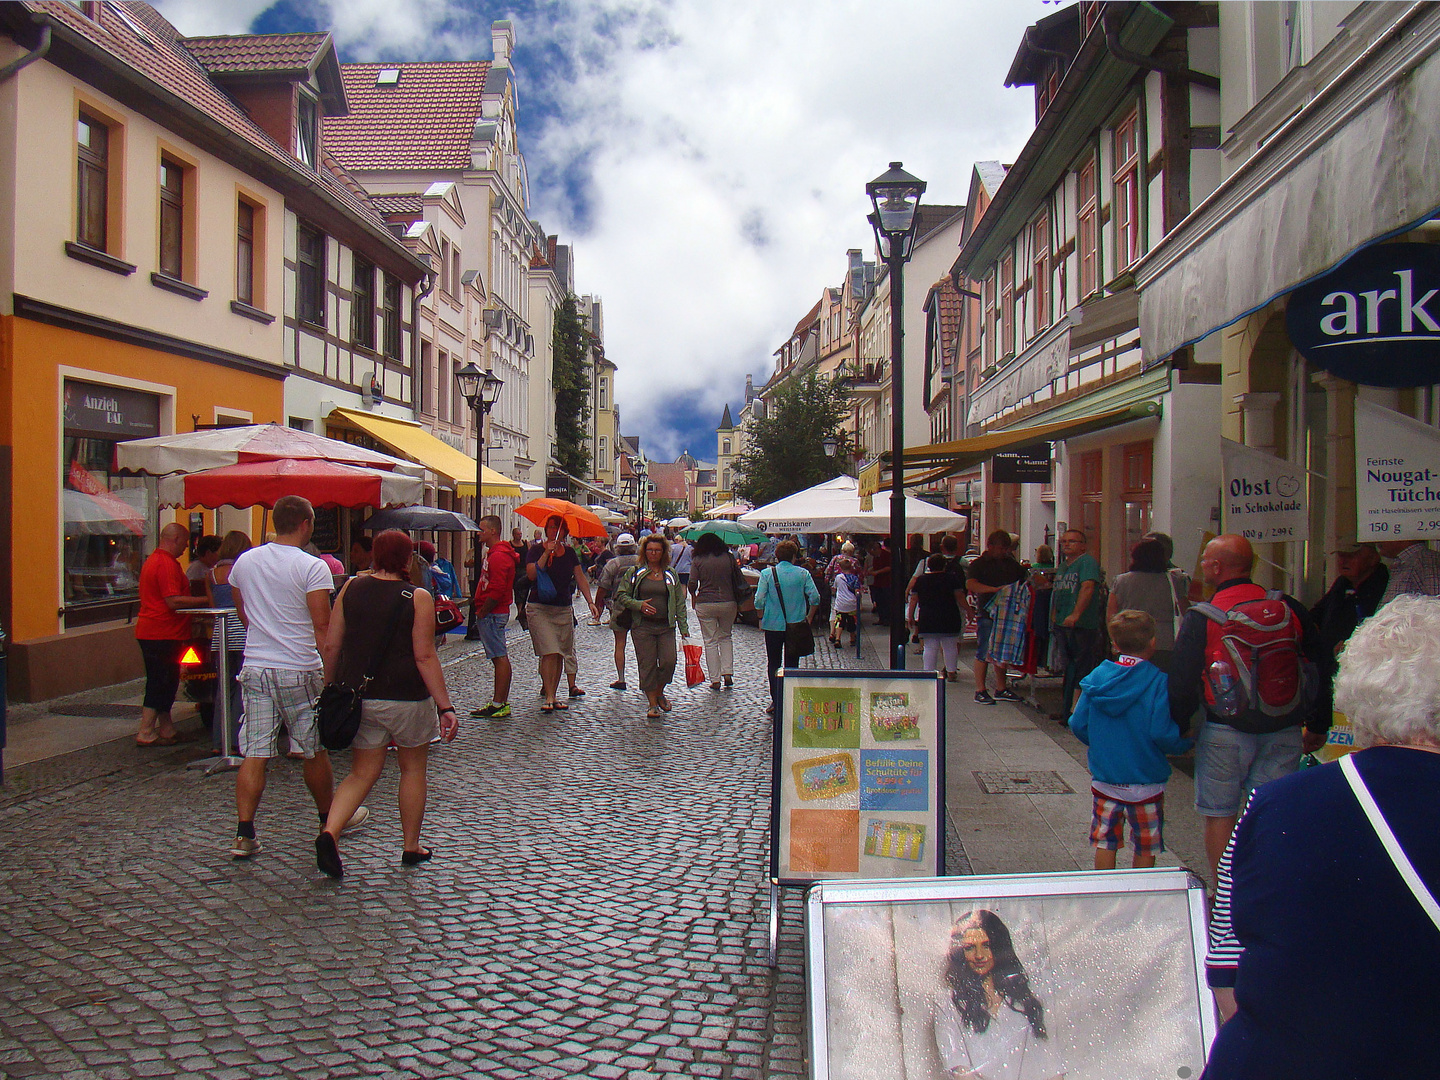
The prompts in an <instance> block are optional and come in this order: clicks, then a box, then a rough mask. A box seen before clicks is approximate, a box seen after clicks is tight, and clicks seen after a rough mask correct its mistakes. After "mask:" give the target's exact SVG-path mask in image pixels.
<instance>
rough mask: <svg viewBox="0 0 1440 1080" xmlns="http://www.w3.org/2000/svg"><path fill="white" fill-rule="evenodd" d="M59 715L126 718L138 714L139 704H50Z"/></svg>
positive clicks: (52, 709) (106, 718)
mask: <svg viewBox="0 0 1440 1080" xmlns="http://www.w3.org/2000/svg"><path fill="white" fill-rule="evenodd" d="M50 711H51V712H53V713H56V714H57V715H59V716H88V717H91V718H93V719H96V720H126V719H129V718H130V717H132V716H135V717H138V716H139V715H140V706H139V705H84V704H79V705H52V706H50Z"/></svg>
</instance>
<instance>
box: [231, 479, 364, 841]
mask: <svg viewBox="0 0 1440 1080" xmlns="http://www.w3.org/2000/svg"><path fill="white" fill-rule="evenodd" d="M272 517H273V519H274V522H275V534H276V535H275V540H274V541H273V542H272V543H269V544H263V545H261V546H260V547H255V548H251V549H250V550H249V551H247V552H245V553H244V554H243V555H241V556H240V558H238V559H236V560H235V565H234V567H232V568H231V570H230V584H231V585H232V586H234V596H235V606H236V608H237V609H238V613H239V615H240V621H241V622H243V623H244V624H245V664H244V666H243V667H242V668H241V669H240V677H239V682H240V692H241V695H242V696H243V698H244V703H245V718H244V721H243V722H242V723H241V725H240V753H241V754H242V755H243V756H244V758H245V761H244V763H243V764H241V766H240V771H239V773H238V774H237V776H236V780H235V805H236V810H237V816H238V817H239V826H238V827H237V829H236V834H235V843H234V844H233V845H232V846H231V848H230V854H231V855H233V856H235V857H236V858H237V859H243V858H247V857H249V856H251V855H254V854H255V853H256V852H258V851H259V850H260V843H259V841H258V840H257V839H256V838H255V810H256V808H257V807H258V806H259V805H260V796H261V794H262V793H263V792H264V791H265V766H266V764H267V762H268V761H269V760H270V759H271V758H272V757H275V756H276V755H277V754H278V753H279V739H280V728H281V727H282V726H283V727H284V728H285V729H286V731H288V732H289V734H290V746H291V748H292V749H293V750H297V751H299V752H300V754H301V755H302V756H303V757H304V759H305V762H304V765H303V772H304V775H305V786H306V787H308V788H309V789H310V795H311V797H312V798H313V799H314V800H315V809H316V810H318V811H319V813H320V821H321V823H322V824H323V823H324V821H325V818H326V816H327V815H328V814H329V812H330V799H331V796H332V795H333V794H334V790H335V778H334V776H333V774H332V773H331V770H330V755H329V754H328V753H327V752H326V751H325V750H324V749H323V748H322V747H321V745H320V732H319V729H318V728H317V726H316V722H315V699H316V698H317V697H319V696H320V690H321V688H322V687H323V686H324V683H325V678H324V674H323V672H324V664H323V662H322V661H321V659H320V646H321V645H322V644H324V641H325V634H326V632H327V631H328V630H329V628H330V590H331V588H332V586H333V582H332V580H331V575H330V568H329V567H328V566H326V565H325V563H323V562H322V561H321V560H319V559H317V558H316V557H315V556H313V555H311V554H309V553H308V552H306V551H305V550H303V549H304V547H305V545H306V544H307V543H309V542H310V535H311V533H313V532H314V531H315V510H314V508H312V507H311V505H310V503H309V501H308V500H306V499H302V498H300V496H298V495H284V496H282V497H281V498H279V499H277V500H275V510H274V513H273V514H272ZM369 816H370V812H369V811H368V810H366V809H365V807H363V806H362V807H360V809H359V810H358V811H356V813H355V816H354V817H353V818H352V819H351V820H350V824H349V825H348V826H346V827H347V828H353V827H355V826H357V825H359V824H361V823H362V822H363V821H364V820H365V819H366V818H368V817H369Z"/></svg>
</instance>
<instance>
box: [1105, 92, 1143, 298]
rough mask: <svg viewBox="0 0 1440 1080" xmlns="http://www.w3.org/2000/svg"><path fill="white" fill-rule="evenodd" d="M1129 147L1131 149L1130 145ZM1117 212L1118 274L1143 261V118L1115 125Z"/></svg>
mask: <svg viewBox="0 0 1440 1080" xmlns="http://www.w3.org/2000/svg"><path fill="white" fill-rule="evenodd" d="M1127 144H1128V145H1127ZM1113 146H1114V151H1115V157H1114V161H1115V168H1114V172H1113V174H1112V178H1113V180H1114V192H1115V194H1114V198H1113V200H1112V203H1113V206H1114V212H1113V213H1112V214H1111V218H1112V220H1113V221H1114V223H1115V272H1116V273H1117V274H1118V273H1120V272H1121V271H1124V270H1128V269H1129V268H1130V267H1132V266H1134V265H1135V263H1136V262H1137V261H1139V259H1140V114H1139V110H1138V109H1136V110H1131V112H1130V114H1129V115H1128V116H1126V117H1125V118H1124V119H1123V120H1121V121H1120V122H1119V123H1118V124H1116V125H1115V131H1114V144H1113Z"/></svg>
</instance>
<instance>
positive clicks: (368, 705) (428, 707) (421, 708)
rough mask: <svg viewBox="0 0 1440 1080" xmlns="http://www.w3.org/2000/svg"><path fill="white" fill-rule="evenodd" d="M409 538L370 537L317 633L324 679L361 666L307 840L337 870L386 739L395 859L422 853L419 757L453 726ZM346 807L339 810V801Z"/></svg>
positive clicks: (348, 675)
mask: <svg viewBox="0 0 1440 1080" xmlns="http://www.w3.org/2000/svg"><path fill="white" fill-rule="evenodd" d="M414 551H415V548H414V545H413V544H412V543H411V541H410V538H409V537H408V536H406V535H405V534H404V533H403V532H401V531H400V530H399V529H386V530H385V531H384V532H382V533H381V534H380V535H379V536H377V537H375V545H374V549H373V551H372V557H373V562H372V564H371V573H369V574H366V575H364V576H362V577H356V578H353V579H351V580H350V581H349V582H347V583H346V585H345V587H344V588H343V589H341V590H340V595H339V596H338V597H336V599H335V609H334V611H333V613H332V614H331V616H330V631H329V634H328V636H327V637H326V640H325V650H324V651H325V681H326V682H327V683H329V682H339V683H341V684H343V685H345V686H359V685H360V684H361V683H362V682H363V681H364V680H365V678H366V676H367V674H369V673H371V672H373V673H374V677H373V678H372V679H371V680H370V682H369V684H368V685H367V686H366V688H365V700H364V702H363V704H362V705H361V719H360V730H359V731H357V732H356V734H355V741H354V742H353V743H352V744H351V748H352V753H351V762H350V775H349V776H347V777H346V778H345V779H344V781H343V782H342V783H341V784H340V786H339V787H337V788H336V789H335V798H334V801H333V802H331V804H330V815H329V817H328V818H327V820H326V822H325V829H324V831H323V832H321V834H320V835H319V837H318V838H317V839H316V840H315V862H316V865H317V866H319V868H320V869H321V870H323V871H324V872H325V873H327V874H329V875H330V876H331V877H335V878H338V877H341V876H342V875H343V874H344V872H345V871H344V868H343V866H342V865H341V862H340V850H339V846H338V844H337V841H338V839H339V836H340V830H341V829H343V828H344V827H345V823H346V822H348V821H349V820H350V815H351V814H353V813H354V812H355V810H356V808H357V807H359V806H360V804H361V803H363V802H364V801H365V796H367V795H368V794H370V789H371V788H372V787H374V786H375V781H376V780H378V779H380V773H381V772H382V771H383V770H384V768H385V748H386V746H388V745H389V744H390V743H392V742H393V743H394V744H395V756H396V758H397V759H398V760H399V762H400V828H401V831H402V832H403V833H404V837H405V849H404V852H403V853H402V854H401V856H400V861H401V862H402V863H404V864H405V865H406V866H414V865H415V864H417V863H422V862H425V861H426V860H427V859H429V858H430V855H431V852H430V849H429V848H425V847H421V846H420V825H421V822H422V821H423V819H424V817H425V794H426V784H425V763H426V758H427V756H428V753H429V748H430V742H431V740H433V739H434V738H435V736H436V735H437V734H439V736H440V737H441V738H443V739H444V740H445V741H446V742H449V741H450V740H451V739H453V738H455V733H456V731H457V730H458V728H459V720H458V719H457V718H456V714H455V709H454V708H453V706H452V705H451V703H450V692H449V690H448V689H447V688H446V686H445V675H444V673H443V672H442V671H441V670H440V661H439V659H438V658H437V657H436V655H435V600H434V598H433V597H432V596H431V595H430V594H429V593H428V592H427V591H426V590H424V589H422V588H417V587H416V586H414V585H412V584H411V583H410V581H409V578H408V574H407V569H408V567H409V565H410V558H411V556H412V555H413V554H414ZM347 806H348V807H349V808H350V809H349V810H344V809H343V808H344V807H347Z"/></svg>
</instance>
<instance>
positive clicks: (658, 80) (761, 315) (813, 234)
mask: <svg viewBox="0 0 1440 1080" xmlns="http://www.w3.org/2000/svg"><path fill="white" fill-rule="evenodd" d="M254 6H255V5H254V2H253V0H242V2H240V3H227V4H226V5H224V6H222V5H220V4H219V3H217V2H216V0H170V2H168V3H166V4H165V5H164V10H165V11H166V14H167V15H169V16H170V17H171V18H172V19H174V20H175V21H176V22H177V23H179V24H181V25H182V28H183V29H185V31H186V32H188V33H197V32H202V31H201V30H197V29H196V28H195V27H196V26H198V25H202V24H203V25H205V26H207V27H210V26H213V25H216V24H218V23H220V22H222V21H223V20H224V19H225V18H227V17H229V18H230V19H231V25H230V29H231V31H232V32H233V31H235V30H242V29H243V23H240V20H242V19H243V20H244V21H245V22H248V19H249V18H251V17H253V12H252V9H253V7H254ZM305 6H306V7H308V8H309V9H310V10H313V11H315V12H316V13H317V14H318V15H319V21H321V22H324V21H325V20H326V19H327V18H328V20H329V25H330V26H331V28H332V30H333V32H334V33H335V36H336V40H337V42H338V44H339V45H340V48H341V53H342V56H343V57H345V58H361V57H369V56H376V55H392V56H399V55H409V56H433V57H463V56H471V57H481V58H483V57H488V55H489V34H488V25H487V24H485V23H484V22H483V17H482V18H481V19H480V20H479V21H478V22H477V15H479V12H477V7H476V5H475V4H474V3H467V2H466V0H410V2H403V3H397V2H395V0H345V2H344V3H333V4H329V5H324V4H322V3H320V2H319V0H310V3H309V4H306V5H305ZM536 6H537V7H538V9H539V10H538V11H528V12H527V11H525V10H523V9H522V12H521V13H520V14H517V15H515V16H513V17H514V18H515V21H516V34H517V38H518V39H519V41H520V43H521V44H522V45H527V44H528V45H542V44H544V45H554V46H557V47H558V48H559V49H560V50H561V51H562V52H563V53H564V54H565V55H567V56H569V57H571V58H573V59H574V60H575V63H576V67H575V70H574V71H573V72H572V73H571V74H570V75H569V77H567V78H566V79H564V80H560V79H556V78H555V77H554V74H553V73H552V72H547V71H526V70H524V69H521V70H518V71H517V75H518V77H519V85H520V93H521V97H520V104H521V110H522V121H521V123H522V129H527V130H528V134H526V132H522V134H526V142H525V143H524V144H523V145H522V149H523V150H524V152H525V154H526V156H527V159H528V160H529V162H530V174H531V176H532V177H538V176H556V175H559V174H560V173H561V172H562V171H563V170H564V169H565V168H566V166H567V165H571V164H573V163H574V162H575V161H577V160H581V159H583V161H584V173H585V175H587V176H588V178H589V197H590V204H591V211H592V212H591V214H590V216H589V220H588V221H582V220H581V219H580V218H579V217H578V216H577V215H576V213H575V209H576V208H575V206H574V205H573V203H572V202H571V200H570V197H569V195H568V194H567V192H566V190H565V189H564V188H563V187H560V186H556V185H552V186H550V187H548V188H543V189H542V188H541V187H540V186H539V185H538V184H537V185H535V187H534V188H533V189H532V192H531V196H532V200H533V203H534V207H533V213H532V216H535V217H537V218H538V219H539V220H540V221H541V222H542V223H543V224H544V225H545V227H546V228H547V229H548V230H549V231H551V232H558V233H559V234H560V235H561V239H562V242H570V243H572V244H573V245H574V247H575V250H576V279H577V280H576V284H577V287H578V288H579V290H580V291H581V292H587V293H594V294H597V295H599V296H601V297H602V298H603V300H604V303H605V335H606V351H607V354H608V355H609V356H610V357H611V358H612V359H614V360H615V361H616V362H617V363H618V364H619V365H620V375H619V387H618V393H617V395H616V396H617V400H618V402H619V404H620V407H621V409H622V418H623V422H624V426H625V428H626V430H627V432H631V431H638V432H639V433H640V434H641V435H642V436H643V437H644V438H645V441H646V445H647V448H650V449H652V450H653V452H654V453H655V454H656V455H658V456H660V457H662V458H663V457H672V456H673V455H674V453H675V452H677V451H678V450H679V449H680V447H681V444H682V440H685V441H687V442H688V441H689V440H688V439H685V436H684V435H683V433H682V432H680V431H677V430H675V427H674V424H673V422H671V421H669V420H667V411H668V410H670V409H671V408H672V407H673V406H674V405H675V404H676V403H683V404H685V405H688V406H689V407H691V408H696V409H699V410H701V411H702V412H705V413H707V414H708V413H711V412H713V414H714V416H715V417H716V418H717V419H718V417H719V415H720V410H721V407H722V406H723V404H724V403H725V402H726V401H727V400H730V401H732V402H733V401H735V400H736V399H737V398H738V397H739V393H740V389H741V387H742V386H743V384H744V377H745V374H746V373H747V372H753V373H755V374H757V375H759V376H760V381H763V378H764V377H765V376H766V375H767V374H768V370H769V365H770V357H771V354H772V352H773V351H774V350H775V349H776V348H778V347H779V346H780V344H781V343H782V342H783V341H784V340H785V339H786V338H788V336H789V334H790V331H791V329H792V328H793V327H794V325H795V323H796V322H797V321H798V320H799V319H800V317H801V316H803V315H804V314H805V312H806V311H807V310H809V308H810V307H811V306H812V305H813V304H814V303H815V301H816V300H817V299H819V297H820V294H821V290H822V289H823V288H824V287H825V286H827V285H838V284H839V283H840V281H841V278H842V274H843V268H844V264H845V250H846V249H847V248H851V247H859V248H862V249H863V250H865V251H866V252H867V254H868V253H870V252H871V250H872V248H873V241H872V239H871V236H870V230H869V226H868V225H867V224H866V222H865V215H866V213H867V211H868V204H867V201H866V198H865V192H864V188H865V182H866V181H867V180H869V179H871V178H872V177H874V176H876V175H878V174H879V173H881V172H883V171H884V170H885V168H886V165H887V163H888V162H890V161H891V160H896V159H898V160H902V161H904V163H905V167H906V168H907V169H909V170H910V171H911V172H913V173H914V174H916V175H917V176H920V177H922V178H924V179H925V180H927V181H928V182H929V190H928V191H927V193H926V201H927V202H930V203H960V202H963V201H964V200H965V198H966V195H967V190H968V184H969V178H970V168H971V165H972V164H973V163H974V162H975V161H977V160H984V159H989V158H999V159H1001V160H1007V161H1008V160H1011V159H1013V156H1014V155H1015V154H1016V153H1017V152H1018V151H1019V149H1020V147H1021V146H1022V145H1023V144H1024V141H1025V138H1026V137H1027V135H1028V133H1029V131H1030V129H1031V126H1032V123H1033V111H1032V110H1033V105H1032V100H1033V99H1032V97H1031V94H1030V92H1029V91H1028V90H1026V89H1019V90H1006V89H1004V88H1003V87H1002V86H1001V83H1002V82H1003V80H1004V76H1005V72H1006V70H1007V68H1008V66H1009V63H1010V60H1011V58H1012V57H1013V55H1014V53H1015V49H1016V47H1017V46H1018V44H1019V41H1020V35H1021V33H1022V32H1023V30H1024V27H1025V26H1026V25H1027V24H1029V23H1031V22H1034V21H1035V20H1036V19H1038V18H1041V17H1043V16H1044V15H1045V14H1047V13H1048V12H1049V11H1051V10H1053V8H1052V7H1049V6H1048V5H1042V4H1041V3H1040V2H1039V0H1013V2H1011V0H1007V2H1004V3H998V2H995V0H885V2H884V3H883V4H874V3H868V2H863V0H839V2H837V0H789V2H787V3H775V2H773V0H731V2H729V3H726V4H717V3H715V2H714V0H558V2H554V0H551V2H545V0H541V2H539V3H538V4H537V5H536ZM487 7H488V5H487ZM527 7H528V5H527ZM247 12H252V13H251V14H246V13H247ZM182 13H183V14H182ZM237 23H239V25H236V24H237ZM203 32H217V31H216V30H214V29H208V28H207V29H205V30H204V31H203ZM541 93H543V94H544V95H545V96H548V97H553V98H554V99H555V100H556V102H557V105H558V110H557V116H556V117H555V118H553V119H551V120H550V121H549V122H547V123H546V124H545V125H544V126H543V127H542V128H541V129H540V130H539V131H538V132H537V131H536V129H535V125H534V122H533V118H534V113H533V112H532V113H531V114H530V116H531V120H530V122H529V123H527V121H526V119H525V118H524V117H525V110H526V102H527V96H530V97H536V96H539V94H541ZM694 449H696V450H697V452H700V453H702V454H703V455H704V456H709V452H710V451H712V450H713V445H712V444H711V443H710V442H709V441H706V442H705V443H703V444H702V445H699V446H696V447H694Z"/></svg>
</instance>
